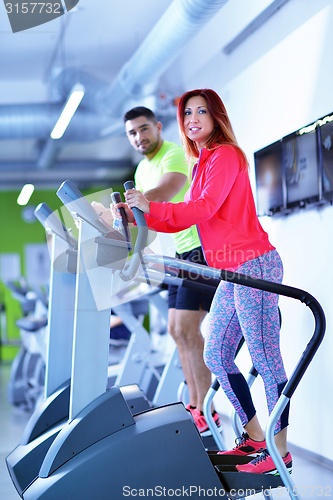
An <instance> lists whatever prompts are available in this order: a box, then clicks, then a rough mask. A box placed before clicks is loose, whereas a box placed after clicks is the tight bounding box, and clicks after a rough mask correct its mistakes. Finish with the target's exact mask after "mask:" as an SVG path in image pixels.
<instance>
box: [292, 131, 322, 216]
mask: <svg viewBox="0 0 333 500" xmlns="http://www.w3.org/2000/svg"><path fill="white" fill-rule="evenodd" d="M283 150H284V151H283V165H284V173H285V179H286V191H287V208H293V207H299V206H304V205H308V204H311V203H315V202H318V201H319V169H318V150H317V133H316V130H313V131H311V132H308V133H305V134H302V135H298V134H296V133H295V134H292V135H290V136H287V137H285V138H284V139H283Z"/></svg>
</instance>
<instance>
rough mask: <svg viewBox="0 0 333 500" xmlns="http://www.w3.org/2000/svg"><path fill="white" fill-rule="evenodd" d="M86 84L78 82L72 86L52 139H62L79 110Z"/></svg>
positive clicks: (52, 133)
mask: <svg viewBox="0 0 333 500" xmlns="http://www.w3.org/2000/svg"><path fill="white" fill-rule="evenodd" d="M84 91H85V89H84V86H83V85H81V84H79V83H77V84H76V85H74V87H73V88H72V91H71V94H70V96H69V98H68V100H67V102H66V104H65V106H64V109H63V110H62V113H61V115H60V116H59V119H58V121H57V123H56V124H55V126H54V129H53V130H52V132H51V138H52V139H60V138H61V137H62V136H63V135H64V132H65V130H66V128H67V127H68V124H69V122H70V121H71V119H72V117H73V115H74V113H75V111H76V110H77V108H78V106H79V104H80V102H81V101H82V98H83V96H84Z"/></svg>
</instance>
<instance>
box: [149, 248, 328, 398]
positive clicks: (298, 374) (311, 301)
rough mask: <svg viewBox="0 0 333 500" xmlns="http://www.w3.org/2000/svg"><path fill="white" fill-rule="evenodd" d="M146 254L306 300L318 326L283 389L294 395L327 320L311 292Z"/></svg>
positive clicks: (201, 273) (153, 259)
mask: <svg viewBox="0 0 333 500" xmlns="http://www.w3.org/2000/svg"><path fill="white" fill-rule="evenodd" d="M144 258H145V260H146V261H147V262H155V263H156V262H157V263H159V264H164V265H166V266H168V267H170V268H173V269H177V268H178V269H180V270H185V271H191V276H192V277H194V274H195V272H197V274H198V276H201V277H203V278H205V277H207V278H214V279H220V280H223V281H229V282H231V283H235V284H238V285H244V286H248V287H251V288H257V289H259V290H264V291H267V292H271V293H275V294H278V295H283V296H285V297H290V298H293V299H297V300H299V301H300V302H303V303H304V304H305V305H306V306H308V307H309V308H310V310H311V312H312V314H313V316H314V320H315V328H314V333H313V335H312V337H311V339H310V341H309V342H308V344H307V346H306V348H305V350H304V352H303V354H302V356H301V358H300V360H299V362H298V364H297V365H296V367H295V369H294V372H293V373H292V375H291V376H290V378H289V380H288V382H287V384H286V385H285V387H284V389H283V392H282V394H284V395H285V396H286V397H288V398H291V396H292V394H293V393H294V392H295V390H296V387H297V386H298V384H299V382H300V380H301V378H302V377H303V375H304V373H305V371H306V369H307V367H308V366H309V364H310V362H311V360H312V358H313V356H314V355H315V353H316V351H317V350H318V348H319V346H320V344H321V342H322V340H323V338H324V334H325V328H326V320H325V314H324V311H323V309H322V307H321V305H320V304H319V302H318V301H317V300H316V299H315V298H314V297H313V296H312V295H311V294H310V293H308V292H306V291H304V290H301V289H299V288H294V287H291V286H287V285H282V284H279V283H274V282H272V281H265V280H262V279H256V278H252V277H250V276H247V275H245V274H241V273H236V272H233V271H227V270H225V269H215V268H211V267H208V266H205V265H202V264H196V263H193V262H187V261H184V260H181V259H175V258H173V257H166V256H163V255H161V256H158V255H150V254H146V255H145V257H144Z"/></svg>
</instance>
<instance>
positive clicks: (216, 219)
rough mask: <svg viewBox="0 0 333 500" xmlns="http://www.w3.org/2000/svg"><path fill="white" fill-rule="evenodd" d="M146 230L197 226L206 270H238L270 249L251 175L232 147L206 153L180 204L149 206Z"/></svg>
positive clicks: (202, 155)
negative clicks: (258, 210) (147, 227)
mask: <svg viewBox="0 0 333 500" xmlns="http://www.w3.org/2000/svg"><path fill="white" fill-rule="evenodd" d="M146 220H147V223H148V226H149V227H151V228H153V229H156V230H157V231H160V232H167V233H169V232H176V231H181V230H182V229H185V228H187V227H190V226H192V225H193V224H196V225H197V228H198V232H199V236H200V240H201V245H202V247H203V251H204V254H205V258H206V261H207V264H208V265H209V266H211V267H215V268H217V269H230V270H236V269H237V268H238V267H239V266H240V265H241V264H242V263H244V262H246V261H248V260H252V259H254V258H256V257H259V256H260V255H263V254H265V253H267V252H269V251H270V250H273V249H274V248H275V247H273V246H272V245H271V243H270V242H269V239H268V235H267V233H266V232H265V231H264V230H263V228H262V226H261V224H260V222H259V219H258V217H257V214H256V208H255V204H254V199H253V193H252V188H251V184H250V179H249V175H248V171H247V169H246V168H243V169H241V163H240V160H239V157H238V155H237V152H236V149H235V148H234V147H233V146H228V145H225V146H220V147H218V148H217V149H214V150H211V151H209V150H207V149H205V148H202V150H201V154H200V158H199V161H198V163H197V164H196V165H195V166H194V168H193V175H192V183H191V187H190V189H189V191H187V193H186V195H185V201H184V202H182V203H156V202H150V211H149V215H148V216H146Z"/></svg>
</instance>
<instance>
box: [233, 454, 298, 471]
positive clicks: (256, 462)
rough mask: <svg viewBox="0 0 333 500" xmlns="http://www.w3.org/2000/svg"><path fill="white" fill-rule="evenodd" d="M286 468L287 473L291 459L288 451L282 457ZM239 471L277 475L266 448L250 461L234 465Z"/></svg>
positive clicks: (291, 462) (291, 464)
mask: <svg viewBox="0 0 333 500" xmlns="http://www.w3.org/2000/svg"><path fill="white" fill-rule="evenodd" d="M282 460H283V461H284V463H285V465H286V467H287V469H288V472H289V474H291V473H292V467H293V461H292V458H291V455H290V453H288V454H287V456H286V457H285V458H283V459H282ZM236 469H237V470H238V471H239V472H252V473H254V474H267V475H270V476H279V475H280V474H279V472H278V470H277V468H276V467H275V464H274V462H273V460H272V457H271V456H270V454H269V453H268V450H264V451H263V452H262V453H261V455H259V456H258V457H256V458H254V459H253V460H252V461H251V462H249V463H248V464H244V465H236Z"/></svg>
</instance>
